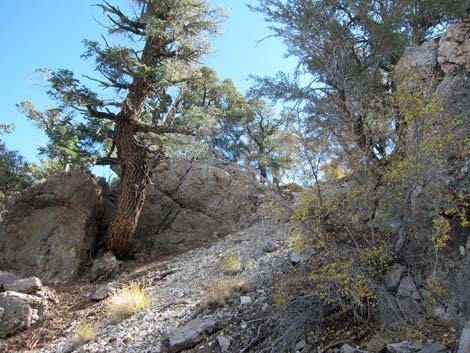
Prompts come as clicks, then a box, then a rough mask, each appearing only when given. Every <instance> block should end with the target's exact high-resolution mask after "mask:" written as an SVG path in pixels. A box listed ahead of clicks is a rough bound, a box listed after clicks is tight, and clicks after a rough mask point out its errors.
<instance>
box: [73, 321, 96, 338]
mask: <svg viewBox="0 0 470 353" xmlns="http://www.w3.org/2000/svg"><path fill="white" fill-rule="evenodd" d="M75 333H76V334H77V336H78V338H79V339H80V340H81V341H84V342H88V341H94V340H95V339H96V330H95V327H94V326H93V324H91V323H87V322H82V323H81V324H78V325H77V326H76V327H75Z"/></svg>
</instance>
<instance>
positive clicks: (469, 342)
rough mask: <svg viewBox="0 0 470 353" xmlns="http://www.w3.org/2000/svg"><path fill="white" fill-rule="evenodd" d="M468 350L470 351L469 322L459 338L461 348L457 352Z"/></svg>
mask: <svg viewBox="0 0 470 353" xmlns="http://www.w3.org/2000/svg"><path fill="white" fill-rule="evenodd" d="M468 352H470V324H467V325H466V326H465V328H464V329H463V331H462V335H461V336H460V340H459V349H458V350H457V353H468Z"/></svg>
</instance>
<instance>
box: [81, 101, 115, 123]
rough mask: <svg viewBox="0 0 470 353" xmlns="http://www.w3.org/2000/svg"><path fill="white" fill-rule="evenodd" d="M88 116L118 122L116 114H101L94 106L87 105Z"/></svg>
mask: <svg viewBox="0 0 470 353" xmlns="http://www.w3.org/2000/svg"><path fill="white" fill-rule="evenodd" d="M86 109H87V112H88V115H90V116H91V117H93V118H98V119H108V120H112V121H115V120H116V114H113V113H109V112H107V113H106V112H100V111H98V110H96V109H95V108H94V107H93V106H92V105H87V106H86Z"/></svg>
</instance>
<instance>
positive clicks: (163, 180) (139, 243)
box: [135, 158, 260, 252]
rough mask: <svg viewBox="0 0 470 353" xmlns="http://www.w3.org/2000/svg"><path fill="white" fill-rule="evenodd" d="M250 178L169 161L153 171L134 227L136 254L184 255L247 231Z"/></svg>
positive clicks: (217, 167)
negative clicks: (226, 236)
mask: <svg viewBox="0 0 470 353" xmlns="http://www.w3.org/2000/svg"><path fill="white" fill-rule="evenodd" d="M257 185H258V184H257V183H256V180H255V176H254V175H253V174H251V173H248V172H244V171H241V170H240V167H239V166H235V165H232V164H228V163H222V162H220V161H215V162H214V161H207V160H202V161H196V160H194V161H193V160H189V159H186V158H179V159H174V160H172V161H168V162H165V163H162V164H161V165H159V166H158V169H157V170H156V171H155V173H154V176H153V178H152V183H151V184H150V185H149V186H148V194H147V201H146V203H145V206H144V209H143V210H142V214H141V217H140V220H139V225H138V227H137V232H136V238H135V246H136V248H137V249H142V250H144V249H155V250H157V251H163V252H175V251H182V250H188V249H191V248H195V247H198V246H201V245H206V244H209V243H211V242H213V241H215V240H217V238H218V237H221V236H224V235H226V234H228V233H230V232H233V231H236V230H238V229H241V228H244V227H247V226H249V225H250V224H251V223H252V221H253V213H254V211H255V208H256V204H257V200H258V196H259V193H260V192H259V191H260V190H259V189H257Z"/></svg>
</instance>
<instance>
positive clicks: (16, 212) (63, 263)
mask: <svg viewBox="0 0 470 353" xmlns="http://www.w3.org/2000/svg"><path fill="white" fill-rule="evenodd" d="M102 191H103V187H102V185H101V184H100V182H99V180H98V179H96V178H95V177H93V176H92V175H89V174H75V173H72V174H60V175H56V176H53V177H51V178H49V179H48V180H47V181H44V182H42V183H41V184H39V185H36V186H34V187H32V188H31V189H29V190H27V191H26V192H24V193H23V194H22V195H20V197H19V198H18V200H17V201H16V203H15V204H14V205H13V206H12V207H11V208H10V210H9V213H8V218H7V220H6V225H5V231H4V234H3V235H0V255H1V259H2V266H3V267H6V268H7V269H9V270H12V271H14V272H15V273H18V274H21V275H24V276H37V277H40V278H41V279H42V280H43V281H45V282H52V283H57V282H61V281H64V280H68V279H70V278H72V277H74V276H76V275H77V274H78V272H79V269H80V266H81V265H82V264H83V263H84V262H85V261H86V260H87V258H88V257H89V252H90V250H91V249H92V247H93V244H94V242H95V239H96V235H97V231H98V222H99V219H100V217H101V215H102V212H103V201H102Z"/></svg>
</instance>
